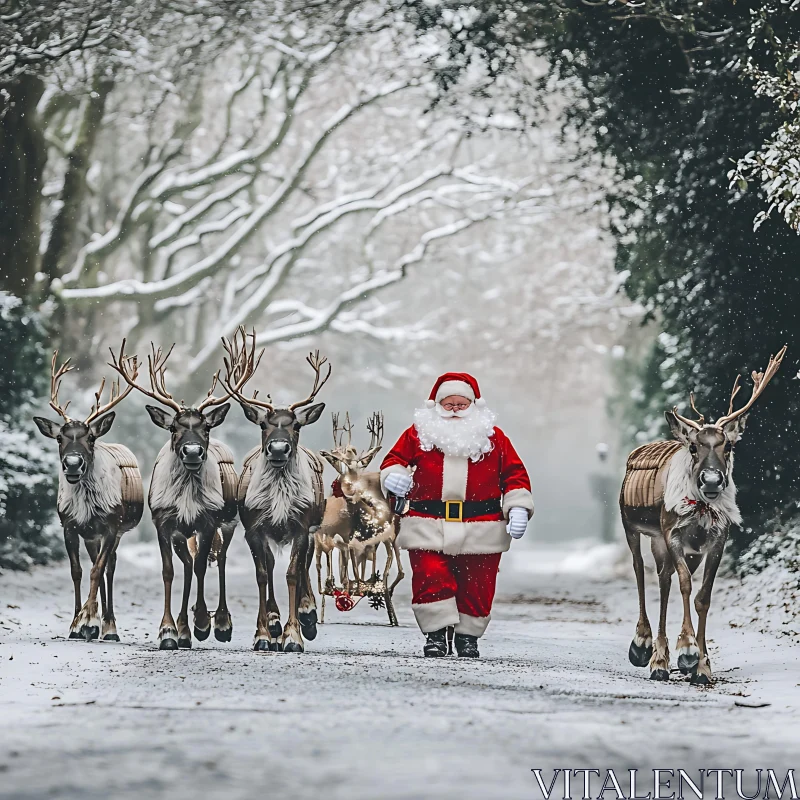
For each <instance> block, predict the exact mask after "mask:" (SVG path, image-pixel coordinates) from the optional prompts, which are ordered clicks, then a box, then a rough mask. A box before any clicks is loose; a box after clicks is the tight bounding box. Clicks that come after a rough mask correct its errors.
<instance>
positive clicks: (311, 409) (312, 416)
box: [295, 403, 325, 425]
mask: <svg viewBox="0 0 800 800" xmlns="http://www.w3.org/2000/svg"><path fill="white" fill-rule="evenodd" d="M324 410H325V403H315V404H314V405H313V406H306V407H305V408H301V409H300V410H299V411H298V412H297V413H296V414H295V417H296V418H297V421H298V422H299V423H300V424H301V425H310V424H311V423H312V422H316V421H317V420H318V419H319V418H320V415H321V414H322V412H323V411H324Z"/></svg>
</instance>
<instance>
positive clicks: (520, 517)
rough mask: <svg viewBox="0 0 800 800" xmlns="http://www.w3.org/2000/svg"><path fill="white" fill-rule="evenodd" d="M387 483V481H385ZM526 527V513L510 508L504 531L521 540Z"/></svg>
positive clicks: (519, 509) (524, 510)
mask: <svg viewBox="0 0 800 800" xmlns="http://www.w3.org/2000/svg"><path fill="white" fill-rule="evenodd" d="M387 483H388V481H387ZM527 527H528V512H527V510H526V509H524V508H512V509H509V512H508V525H506V530H507V531H508V532H509V533H510V534H511V538H512V539H521V538H522V537H523V536H524V535H525V530H526V529H527Z"/></svg>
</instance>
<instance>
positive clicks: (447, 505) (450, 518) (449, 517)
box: [444, 500, 464, 522]
mask: <svg viewBox="0 0 800 800" xmlns="http://www.w3.org/2000/svg"><path fill="white" fill-rule="evenodd" d="M454 506H455V509H454V510H455V512H456V513H455V514H454V513H452V511H451V509H453V507H454ZM463 513H464V504H463V503H462V502H461V500H445V501H444V521H445V522H463V520H462V515H463ZM456 514H457V516H456Z"/></svg>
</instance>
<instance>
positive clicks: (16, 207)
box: [0, 75, 47, 297]
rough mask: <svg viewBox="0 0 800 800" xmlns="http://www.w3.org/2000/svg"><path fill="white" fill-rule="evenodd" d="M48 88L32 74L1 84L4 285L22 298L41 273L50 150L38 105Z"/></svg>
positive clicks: (0, 261)
mask: <svg viewBox="0 0 800 800" xmlns="http://www.w3.org/2000/svg"><path fill="white" fill-rule="evenodd" d="M43 91H44V85H43V83H42V81H41V80H39V78H36V77H34V76H31V75H23V76H21V77H19V78H17V79H16V80H14V81H10V82H8V83H4V84H0V220H2V224H0V289H5V290H6V291H9V292H11V293H12V294H15V295H17V296H18V297H26V296H28V295H29V294H30V293H31V292H32V291H33V289H34V282H35V276H36V273H37V272H38V271H39V239H40V235H41V224H40V223H41V197H42V179H43V174H44V166H45V161H46V159H47V150H46V147H45V142H44V134H43V132H42V129H41V126H40V124H39V117H38V114H37V113H36V104H37V103H38V102H39V99H40V98H41V96H42V92H43Z"/></svg>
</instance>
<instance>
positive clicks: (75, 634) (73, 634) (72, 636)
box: [69, 631, 83, 639]
mask: <svg viewBox="0 0 800 800" xmlns="http://www.w3.org/2000/svg"><path fill="white" fill-rule="evenodd" d="M69 638H70V639H83V634H82V633H78V631H70V632H69Z"/></svg>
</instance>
